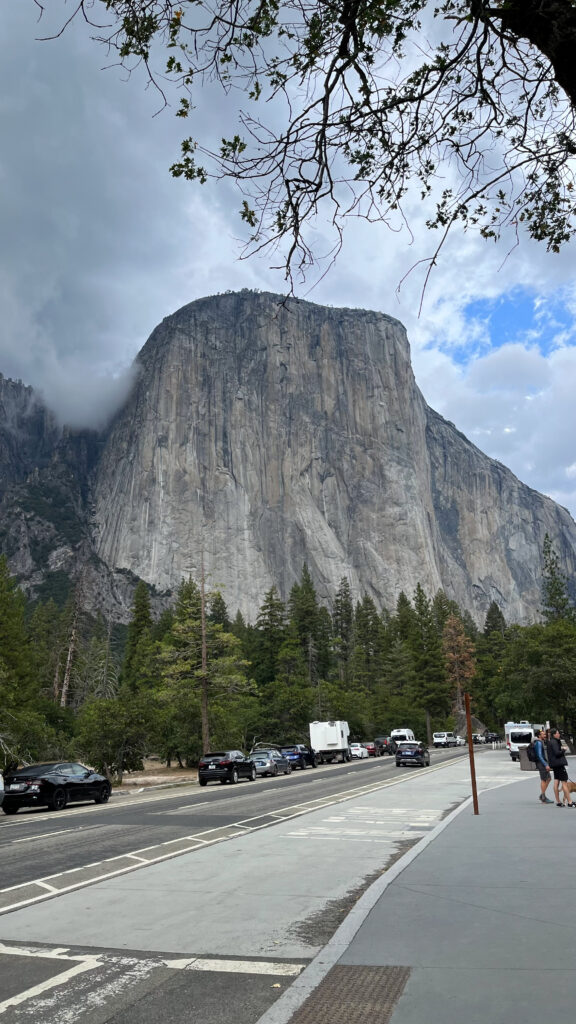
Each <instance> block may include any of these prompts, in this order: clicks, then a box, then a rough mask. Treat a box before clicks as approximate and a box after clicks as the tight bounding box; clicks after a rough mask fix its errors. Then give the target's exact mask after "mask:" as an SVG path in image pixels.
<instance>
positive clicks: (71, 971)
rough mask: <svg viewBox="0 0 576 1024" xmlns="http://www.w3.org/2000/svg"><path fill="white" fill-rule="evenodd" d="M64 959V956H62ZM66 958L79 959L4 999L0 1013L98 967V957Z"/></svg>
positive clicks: (0, 1006)
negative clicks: (64, 968) (31, 986)
mask: <svg viewBox="0 0 576 1024" xmlns="http://www.w3.org/2000/svg"><path fill="white" fill-rule="evenodd" d="M62 959H64V957H62ZM66 959H70V960H72V959H74V960H76V961H80V962H79V963H76V964H75V965H74V967H69V968H68V970H67V971H61V972H60V973H59V974H55V975H54V977H53V978H48V979H47V981H42V982H40V984H39V985H34V987H33V988H27V989H26V990H25V991H24V992H19V993H18V995H17V996H11V998H10V999H5V1000H4V1002H3V1003H0V1013H5V1012H6V1010H9V1009H10V1008H11V1007H14V1006H20V1004H21V1003H25V1002H27V1001H28V999H34V998H35V996H42V995H44V993H45V992H48V991H49V990H50V989H51V988H56V987H57V986H58V985H65V984H66V983H67V982H68V981H70V980H71V979H72V978H75V977H76V975H78V974H84V973H85V972H86V971H93V970H94V968H95V967H99V966H100V964H99V961H98V957H96V956H86V957H82V958H80V957H69V958H66Z"/></svg>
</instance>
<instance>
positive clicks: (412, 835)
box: [0, 751, 515, 1024]
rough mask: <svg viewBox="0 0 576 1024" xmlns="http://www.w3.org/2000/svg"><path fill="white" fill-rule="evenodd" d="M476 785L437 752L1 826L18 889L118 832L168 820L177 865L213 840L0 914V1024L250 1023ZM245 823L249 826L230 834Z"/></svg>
mask: <svg viewBox="0 0 576 1024" xmlns="http://www.w3.org/2000/svg"><path fill="white" fill-rule="evenodd" d="M479 753H480V751H479ZM486 753H487V755H488V756H485V755H484V752H482V755H483V756H482V757H480V758H479V759H478V778H479V783H480V787H481V788H482V787H486V786H487V787H488V788H490V787H491V786H494V785H501V784H502V783H503V782H505V781H508V780H509V777H510V775H511V773H513V772H514V771H515V768H514V766H511V765H510V764H509V759H508V758H507V756H506V755H505V753H504V752H492V751H489V752H486ZM469 789H470V781H469V771H468V767H467V764H466V759H465V758H463V757H462V756H461V753H460V751H446V752H440V751H438V752H433V755H432V768H430V769H396V768H395V765H394V763H393V762H392V763H391V761H390V760H388V759H378V760H376V761H373V760H371V761H368V762H360V763H358V764H352V765H344V766H326V767H325V768H320V769H317V770H316V771H313V770H311V769H309V770H308V771H307V772H305V773H298V774H295V775H293V776H290V777H288V778H286V779H284V778H282V779H279V780H278V782H275V781H273V780H262V781H261V782H260V781H259V782H257V783H242V784H239V785H238V786H234V787H229V786H226V787H223V786H222V787H220V786H216V787H208V788H207V789H203V790H200V789H199V788H197V787H195V786H191V787H187V788H186V789H178V790H176V791H175V790H164V791H156V792H155V793H150V792H147V793H143V794H139V795H133V796H129V797H126V798H124V797H115V798H114V801H113V802H112V803H111V804H110V805H108V806H106V807H104V808H101V807H95V806H94V805H86V806H84V807H76V808H72V809H71V810H68V809H66V810H65V811H64V812H61V813H60V814H48V813H45V812H42V811H39V812H34V813H31V814H23V815H22V817H21V818H20V816H18V817H16V818H15V819H14V818H10V819H6V821H5V822H2V823H1V825H0V844H1V847H0V865H1V867H2V871H3V874H4V877H5V869H8V870H12V868H13V862H14V861H17V862H22V863H21V864H20V865H19V866H18V868H15V869H14V870H15V872H16V874H15V877H18V878H20V879H22V878H25V879H27V880H30V879H31V878H33V877H37V875H36V872H37V871H38V867H39V866H41V867H43V869H45V868H46V863H45V857H46V853H45V851H51V850H52V849H53V847H52V844H53V843H56V844H57V846H56V847H54V849H55V850H56V851H58V849H59V850H60V853H61V855H62V857H64V855H65V853H66V851H67V848H68V846H70V845H72V846H73V847H74V852H73V855H74V857H75V858H79V859H80V863H81V864H84V865H85V864H86V858H90V863H94V861H95V860H97V859H98V858H99V857H101V856H102V852H103V849H104V848H105V845H106V843H109V842H110V838H109V833H110V832H111V831H114V830H116V832H117V833H118V837H117V838H119V839H121V838H122V835H121V833H122V832H123V831H126V830H127V829H128V830H129V829H130V828H131V829H144V830H145V831H146V829H147V828H148V827H150V828H155V829H159V828H160V827H161V826H160V824H159V823H160V822H163V827H164V831H163V832H161V833H160V836H161V837H163V838H164V840H165V841H166V842H167V843H169V844H170V843H173V844H175V847H176V853H180V852H182V842H183V837H182V831H183V830H184V831H185V832H186V835H190V834H191V833H193V832H194V831H195V830H196V831H198V830H200V831H201V830H202V829H203V828H204V829H205V834H210V835H212V837H213V839H210V840H207V841H204V842H200V843H199V845H198V847H197V848H195V849H194V852H192V853H191V854H188V855H183V856H171V857H170V859H168V860H164V861H162V860H161V859H160V858H159V859H158V861H157V862H154V863H151V865H150V866H144V864H143V863H141V864H140V865H139V867H140V870H132V869H131V868H128V869H125V868H122V870H121V871H120V872H116V873H114V872H112V873H110V874H108V875H105V876H103V877H100V878H99V879H98V881H97V882H96V884H88V885H85V884H83V883H79V886H78V887H69V889H68V890H58V888H57V885H56V884H55V886H54V888H52V889H51V888H50V887H49V886H48V887H47V891H45V892H44V893H43V894H42V895H41V896H40V897H39V898H38V899H37V897H36V896H35V895H34V897H33V899H32V901H29V902H28V903H27V905H25V906H21V907H20V909H17V908H14V909H12V910H11V911H10V910H8V909H7V908H6V907H5V908H4V912H3V913H2V914H0V1014H1V1015H2V1020H3V1021H5V1022H6V1024H39V1022H40V1021H41V1022H42V1024H152V1022H154V1024H157V1021H158V1020H159V1019H166V1020H169V1021H170V1024H190V1021H192V1020H194V1021H199V1022H200V1021H201V1022H202V1024H257V1021H258V1020H259V1018H260V1016H261V1015H262V1013H263V1012H265V1011H266V1010H267V1008H268V1007H269V1006H270V1005H271V1004H273V1003H274V1002H275V1001H276V1000H277V998H278V996H279V995H281V994H282V993H283V992H285V991H288V990H289V989H290V987H291V985H292V984H293V982H294V980H295V979H297V978H298V976H299V974H300V973H301V972H302V971H303V970H304V969H305V968H306V966H307V964H309V963H310V962H311V960H312V959H313V958H314V957H315V956H316V955H317V954H319V953H320V951H321V950H322V949H323V947H324V946H325V943H326V942H327V941H328V939H329V938H330V937H331V935H332V934H333V933H334V931H335V929H336V928H337V927H338V925H339V923H340V922H341V921H342V920H343V919H344V917H345V916H346V915H347V914H348V913H349V911H350V910H351V908H352V907H353V906H355V904H356V901H357V900H358V897H359V895H360V893H362V892H363V891H365V889H366V887H367V886H368V885H370V883H371V882H372V881H374V879H376V878H379V877H380V876H381V875H382V872H383V871H385V870H386V869H387V867H389V866H390V865H391V864H393V863H394V862H395V860H396V859H397V858H398V857H399V856H400V855H401V854H402V853H404V852H405V851H406V850H407V849H409V848H410V847H411V846H412V845H413V844H414V843H416V842H418V841H419V839H421V838H422V837H425V836H426V835H428V834H429V833H430V830H431V829H433V828H434V827H435V825H436V824H437V823H438V822H439V821H441V820H442V818H443V817H444V816H445V814H446V813H447V812H448V811H450V810H451V809H452V808H454V807H456V806H458V804H459V803H461V802H462V800H465V799H466V797H467V796H468V795H469ZM0 820H1V819H0ZM246 821H252V822H254V821H255V822H257V824H256V825H255V827H254V828H252V829H251V828H249V827H247V826H242V825H237V824H236V823H237V822H240V823H241V822H246ZM148 823H149V824H148ZM223 823H224V824H223ZM268 824H270V825H273V826H274V827H266V826H267V825H268ZM206 826H208V828H207V829H206ZM214 828H215V829H216V832H214ZM78 830H80V831H78ZM227 830H228V831H227ZM100 834H101V840H102V842H101V843H100V839H99V835H100ZM135 834H137V835H139V837H140V838H142V834H140V833H135V832H134V831H131V832H130V831H128V833H127V835H126V836H125V837H124V839H125V840H127V841H128V843H129V844H130V848H131V849H132V848H133V847H132V842H133V839H134V835H135ZM166 837H168V838H166ZM214 837H215V838H214ZM147 838H148V839H149V836H147ZM224 838H225V839H227V840H228V841H226V842H222V841H220V840H221V839H224ZM76 840H78V843H79V844H80V842H81V843H82V844H83V846H81V845H78V846H76V845H75V844H76ZM118 849H122V847H114V850H115V851H117V850H118ZM173 852H174V851H173ZM43 857H44V860H43ZM124 859H127V858H126V855H125V858H124ZM74 863H78V861H77V860H76V861H75V862H74ZM18 870H20V871H21V874H18ZM57 870H62V864H61V863H59V864H58V867H57ZM85 871H86V875H87V878H88V881H90V878H89V877H88V876H90V869H86V868H85ZM70 872H71V877H74V869H70ZM122 872H124V873H122ZM60 877H61V879H65V877H66V876H60ZM92 880H93V881H95V879H92ZM4 884H6V882H4ZM16 884H17V885H18V884H19V885H21V884H22V883H21V882H19V883H16ZM27 889H29V890H32V889H33V885H29V886H28V887H27ZM3 892H4V894H6V893H7V890H6V889H4V890H3ZM46 897H47V898H46ZM316 1024H317V1020H316Z"/></svg>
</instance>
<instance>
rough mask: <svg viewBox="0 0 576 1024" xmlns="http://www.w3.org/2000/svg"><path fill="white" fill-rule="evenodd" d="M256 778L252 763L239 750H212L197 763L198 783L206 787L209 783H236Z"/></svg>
mask: <svg viewBox="0 0 576 1024" xmlns="http://www.w3.org/2000/svg"><path fill="white" fill-rule="evenodd" d="M255 778H256V768H255V766H254V762H253V761H251V760H250V758H249V757H246V755H245V754H243V753H242V751H241V750H213V751H211V752H210V753H208V754H203V755H202V757H201V758H200V760H199V762H198V782H199V783H200V785H201V786H207V785H208V783H209V782H222V783H224V782H233V783H235V782H238V780H239V779H250V780H251V781H252V782H253V781H254V779H255Z"/></svg>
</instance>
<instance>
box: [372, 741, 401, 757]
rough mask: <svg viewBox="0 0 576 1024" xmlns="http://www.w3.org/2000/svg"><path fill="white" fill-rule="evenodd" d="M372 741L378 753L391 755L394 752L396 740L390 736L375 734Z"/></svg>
mask: <svg viewBox="0 0 576 1024" xmlns="http://www.w3.org/2000/svg"><path fill="white" fill-rule="evenodd" d="M374 743H375V744H376V749H377V751H378V752H379V754H380V755H383V754H388V756H389V757H392V754H395V753H396V741H395V740H393V739H392V737H391V736H377V737H376V739H375V740H374Z"/></svg>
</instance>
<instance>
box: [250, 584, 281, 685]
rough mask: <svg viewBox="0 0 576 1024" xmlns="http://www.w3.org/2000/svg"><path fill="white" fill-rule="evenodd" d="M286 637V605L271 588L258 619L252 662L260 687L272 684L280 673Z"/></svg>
mask: <svg viewBox="0 0 576 1024" xmlns="http://www.w3.org/2000/svg"><path fill="white" fill-rule="evenodd" d="M285 637H286V605H285V604H284V602H283V601H282V600H280V597H279V595H278V591H277V589H276V587H271V588H270V590H268V591H267V593H266V594H265V595H264V601H263V603H262V605H261V607H260V611H259V612H258V618H257V619H256V637H255V639H256V643H255V649H254V654H253V658H252V659H251V660H252V665H253V673H254V678H255V680H256V682H257V683H258V685H266V684H268V683H271V682H272V680H273V679H274V678H275V677H276V674H277V671H278V657H279V653H280V648H281V647H282V644H283V642H284V640H285Z"/></svg>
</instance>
